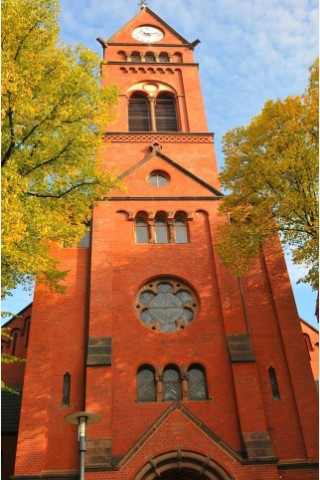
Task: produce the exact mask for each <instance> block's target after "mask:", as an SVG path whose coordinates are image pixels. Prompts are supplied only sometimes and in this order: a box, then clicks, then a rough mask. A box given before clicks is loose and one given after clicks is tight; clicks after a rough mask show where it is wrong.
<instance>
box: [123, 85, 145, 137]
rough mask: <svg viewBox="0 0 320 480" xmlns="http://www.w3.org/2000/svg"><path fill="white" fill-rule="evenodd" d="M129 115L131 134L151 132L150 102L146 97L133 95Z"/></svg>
mask: <svg viewBox="0 0 320 480" xmlns="http://www.w3.org/2000/svg"><path fill="white" fill-rule="evenodd" d="M128 113H129V131H130V132H140V131H142V132H149V131H150V115H149V101H148V97H147V96H146V95H143V94H142V93H140V92H136V93H133V94H132V96H131V97H130V99H129V112H128Z"/></svg>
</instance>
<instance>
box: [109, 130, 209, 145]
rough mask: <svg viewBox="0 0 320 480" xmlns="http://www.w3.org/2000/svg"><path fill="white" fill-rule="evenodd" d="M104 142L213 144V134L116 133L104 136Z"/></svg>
mask: <svg viewBox="0 0 320 480" xmlns="http://www.w3.org/2000/svg"><path fill="white" fill-rule="evenodd" d="M103 138H104V140H106V141H108V142H112V143H131V142H134V143H140V142H146V143H149V144H150V143H151V144H152V143H154V142H157V143H160V144H161V143H212V141H213V134H212V133H176V134H171V133H170V134H163V133H156V132H152V133H125V132H114V133H111V132H110V133H106V134H104V136H103Z"/></svg>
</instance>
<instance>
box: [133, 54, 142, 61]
mask: <svg viewBox="0 0 320 480" xmlns="http://www.w3.org/2000/svg"><path fill="white" fill-rule="evenodd" d="M131 62H141V58H140V53H139V52H132V53H131Z"/></svg>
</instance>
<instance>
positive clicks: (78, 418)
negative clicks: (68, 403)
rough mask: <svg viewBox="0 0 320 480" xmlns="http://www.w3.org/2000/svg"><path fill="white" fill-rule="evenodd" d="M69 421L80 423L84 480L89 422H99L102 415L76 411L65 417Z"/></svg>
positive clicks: (80, 453) (79, 438)
mask: <svg viewBox="0 0 320 480" xmlns="http://www.w3.org/2000/svg"><path fill="white" fill-rule="evenodd" d="M64 419H65V421H66V422H67V423H71V424H72V425H78V452H79V455H80V465H79V479H80V480H84V456H85V452H86V450H87V448H86V439H87V424H88V423H97V422H99V420H100V419H101V417H100V415H98V414H97V413H92V412H75V413H70V414H69V415H66V416H65V417H64Z"/></svg>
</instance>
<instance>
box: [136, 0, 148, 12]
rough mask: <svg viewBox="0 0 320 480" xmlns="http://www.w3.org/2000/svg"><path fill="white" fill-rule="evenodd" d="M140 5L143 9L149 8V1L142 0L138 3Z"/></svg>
mask: <svg viewBox="0 0 320 480" xmlns="http://www.w3.org/2000/svg"><path fill="white" fill-rule="evenodd" d="M138 5H140V10H143V9H145V8H147V2H146V0H140V2H139V3H138Z"/></svg>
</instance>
